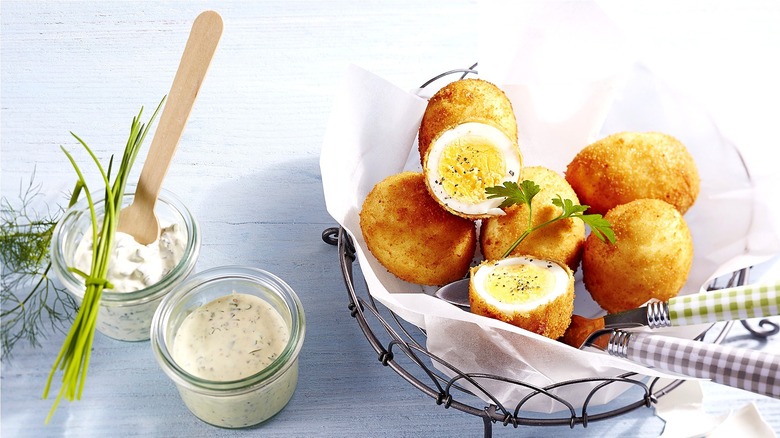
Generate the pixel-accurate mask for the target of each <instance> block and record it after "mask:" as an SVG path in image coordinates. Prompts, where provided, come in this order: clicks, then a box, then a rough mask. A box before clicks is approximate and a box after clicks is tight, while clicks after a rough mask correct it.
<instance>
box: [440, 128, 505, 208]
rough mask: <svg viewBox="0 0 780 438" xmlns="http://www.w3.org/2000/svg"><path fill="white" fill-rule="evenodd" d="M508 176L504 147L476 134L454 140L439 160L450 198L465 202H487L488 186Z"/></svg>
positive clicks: (442, 177) (441, 179)
mask: <svg viewBox="0 0 780 438" xmlns="http://www.w3.org/2000/svg"><path fill="white" fill-rule="evenodd" d="M505 175H506V162H505V161H504V156H503V154H502V153H501V150H500V149H499V148H497V147H496V146H495V145H494V144H493V143H491V142H489V141H487V140H486V139H484V138H482V137H479V136H475V135H470V136H463V137H460V138H458V139H457V140H455V141H453V142H451V143H450V144H448V145H447V146H445V147H444V149H443V150H442V154H441V158H440V159H439V176H440V180H439V182H440V183H441V186H442V188H443V189H444V191H445V193H446V194H447V195H448V196H449V197H451V198H454V199H456V200H458V201H460V202H463V203H470V204H475V203H478V202H482V201H484V200H485V199H487V197H486V195H485V188H487V187H493V186H497V185H500V184H501V183H502V181H503V180H504V177H505Z"/></svg>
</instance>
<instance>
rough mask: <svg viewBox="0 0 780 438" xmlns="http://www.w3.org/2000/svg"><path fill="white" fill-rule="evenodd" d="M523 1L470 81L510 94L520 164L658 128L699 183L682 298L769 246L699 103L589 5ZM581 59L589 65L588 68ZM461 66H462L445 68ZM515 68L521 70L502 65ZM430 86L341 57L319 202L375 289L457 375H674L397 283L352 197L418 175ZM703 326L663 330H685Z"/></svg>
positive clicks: (755, 186)
mask: <svg viewBox="0 0 780 438" xmlns="http://www.w3.org/2000/svg"><path fill="white" fill-rule="evenodd" d="M520 3H522V4H526V5H531V6H527V8H526V10H524V11H522V14H521V15H518V16H521V17H525V18H524V19H522V20H519V21H518V22H517V25H516V26H514V27H513V28H512V34H507V33H506V29H503V28H501V26H493V27H492V28H494V29H503V30H502V31H501V32H503V34H502V35H500V36H495V35H494V36H493V38H494V39H493V41H494V42H495V41H504V42H507V44H494V45H493V46H491V47H492V49H491V50H485V51H484V57H483V58H482V59H484V64H485V66H484V68H485V72H484V73H483V72H482V59H481V60H480V62H481V67H480V76H481V77H483V78H485V79H488V80H491V81H493V82H495V83H496V84H497V85H499V86H500V87H502V88H504V89H505V90H507V94H508V95H509V96H510V98H511V99H512V101H513V106H514V108H515V112H516V116H517V118H518V125H519V130H520V131H521V132H522V134H521V136H520V137H521V138H520V140H521V150H522V151H523V153H524V159H525V164H526V165H544V166H547V167H550V168H552V169H554V170H556V171H559V172H561V173H562V172H563V171H564V170H565V166H566V164H567V163H568V162H569V161H570V160H571V159H572V158H573V157H574V155H575V154H576V152H577V151H579V150H580V149H581V148H582V147H584V146H586V145H587V144H588V143H590V142H591V141H593V140H595V139H597V138H600V137H603V136H606V135H608V134H611V133H614V132H618V131H623V130H632V131H650V130H653V131H661V132H666V133H669V134H671V135H674V136H676V137H677V138H679V139H680V140H681V141H682V142H683V143H685V144H686V145H687V146H688V148H689V150H690V151H691V153H692V154H693V156H694V159H695V160H696V162H697V166H698V168H699V172H700V175H701V178H702V187H701V193H700V195H699V198H698V199H697V201H696V204H695V205H694V207H693V208H691V210H689V212H688V213H687V214H686V220H687V221H688V224H689V227H690V228H691V231H692V234H693V239H694V262H693V269H692V271H691V274H690V276H689V279H688V282H687V284H686V285H685V287H684V289H683V291H682V293H683V294H687V293H694V292H697V291H699V290H700V288H702V287H703V286H704V285H706V284H707V283H708V282H709V280H710V279H711V278H714V277H716V276H719V275H721V274H723V273H726V272H731V271H734V270H736V269H739V268H742V267H745V266H749V265H751V264H752V263H755V262H757V261H759V260H763V259H765V258H768V257H770V256H772V255H775V254H777V253H778V252H780V244H778V241H780V239H778V236H780V230H778V225H777V224H778V221H777V220H775V219H773V218H770V217H767V216H766V215H767V210H768V209H767V208H766V205H765V204H764V202H763V201H762V197H761V196H762V190H767V189H766V188H763V189H762V187H761V186H760V183H759V181H757V179H756V178H755V177H754V176H752V175H751V174H750V169H748V168H747V167H746V164H745V163H744V161H743V159H742V157H741V153H740V149H739V147H738V145H734V144H732V143H731V142H730V141H729V140H728V139H727V138H725V137H724V136H723V135H722V133H721V132H720V131H719V129H718V126H717V125H716V124H715V123H714V122H713V120H712V119H711V118H710V117H709V116H708V114H707V113H706V111H704V110H703V109H702V108H700V107H698V106H697V104H695V103H694V102H692V101H691V100H690V99H688V98H687V97H686V96H685V95H684V94H682V93H679V92H677V91H674V90H672V89H670V88H669V87H668V86H666V85H665V84H664V83H663V82H662V81H660V80H659V79H658V78H657V77H656V76H655V75H654V74H653V73H652V72H651V71H650V70H648V69H647V68H646V67H645V66H644V65H643V64H642V63H641V60H637V59H634V58H633V57H629V56H625V57H621V56H617V54H619V53H623V52H622V51H623V50H624V48H623V47H621V46H620V44H619V43H615V41H618V42H619V41H622V40H621V39H620V38H619V31H618V30H617V29H616V28H615V27H614V26H611V25H610V22H609V19H608V18H607V16H606V15H604V14H602V13H601V11H600V9H599V8H597V7H595V6H594V4H592V3H591V2H566V3H564V5H565V7H557V8H556V7H547V6H541V5H542V3H527V2H520ZM543 3H545V4H546V3H547V2H543ZM559 6H560V4H559ZM487 11H488V12H489V13H493V12H496V11H493V12H490V11H491V10H490V9H488V10H487ZM499 15H500V14H499ZM487 34H489V32H488V33H487ZM488 36H489V35H488ZM515 42H524V44H514V43H515ZM567 57H576V60H574V61H573V60H571V59H568V58H567ZM561 59H565V60H566V61H565V63H573V64H572V65H574V64H578V65H579V64H580V63H581V64H582V65H580V67H581V68H578V69H574V68H565V69H564V71H560V69H562V68H564V67H567V65H564V64H561V62H562V61H560V60H561ZM589 59H590V60H593V61H594V65H596V67H595V68H592V69H589V68H587V65H588V63H587V60H589ZM575 61H576V62H575ZM467 63H468V62H467ZM458 67H464V66H453V68H458ZM568 67H571V65H569V66H568ZM517 71H521V74H513V72H517ZM425 79H427V78H421V81H423V80H425ZM455 79H457V77H452V78H449V79H448V80H455ZM441 85H443V83H440V84H433V85H431V87H430V88H428V89H426V90H423V92H422V93H421V92H420V90H412V91H407V90H408V88H402V87H398V86H395V85H393V84H390V83H388V82H387V81H385V80H384V79H382V78H380V77H378V76H376V75H374V74H372V73H370V72H368V71H365V70H363V69H361V68H359V67H357V66H350V67H349V68H348V70H347V72H346V73H345V75H344V79H343V83H342V88H341V90H340V91H339V93H338V98H337V100H336V102H335V104H334V107H333V110H332V113H331V118H330V121H329V124H328V128H327V131H326V134H325V139H324V143H323V148H322V153H321V161H320V165H321V171H322V180H323V189H324V194H325V200H326V204H327V208H328V212H329V213H330V214H331V215H332V216H333V218H334V219H335V220H336V221H337V222H338V223H339V224H340V225H341V226H342V227H344V228H345V229H346V230H347V232H348V233H349V235H350V236H351V237H352V239H353V241H354V243H355V246H356V252H357V259H358V261H359V263H360V266H361V269H362V272H363V274H364V277H365V279H366V283H367V285H368V288H369V291H370V293H371V294H372V296H373V297H374V298H375V299H377V300H378V301H380V302H381V303H382V304H384V305H385V306H387V307H388V308H389V309H391V310H392V311H394V312H395V313H397V314H398V315H399V316H400V317H402V318H403V319H405V320H407V321H409V322H411V323H413V324H415V325H417V326H419V327H421V328H424V329H425V330H426V331H427V346H426V347H427V348H428V350H429V351H430V352H431V353H433V354H435V355H437V356H439V357H440V358H442V359H443V360H445V361H447V362H449V363H450V364H452V365H454V366H455V367H456V368H457V369H459V370H460V371H462V372H466V373H487V374H495V375H500V376H504V377H507V378H511V379H515V380H518V381H522V382H526V383H529V384H532V385H537V386H546V385H550V384H554V383H556V382H561V381H568V380H572V379H579V378H590V377H614V376H617V375H619V374H622V373H624V372H627V371H631V372H638V373H640V374H644V375H648V376H663V377H673V376H669V375H668V374H666V373H663V372H660V371H658V370H653V369H648V368H645V367H643V366H640V365H637V364H633V363H631V362H628V361H625V360H622V359H617V358H614V357H610V356H607V355H605V354H602V353H600V352H591V351H581V350H576V349H574V348H571V347H569V346H566V345H563V344H560V343H558V342H556V341H554V340H550V339H547V338H544V337H541V336H538V335H535V334H533V333H529V332H526V331H524V330H521V329H519V328H516V327H514V326H511V325H509V324H506V323H503V322H500V321H497V320H493V319H489V318H484V317H480V316H476V315H472V314H470V313H468V312H464V311H462V310H460V309H458V308H457V307H455V306H452V305H450V304H447V303H445V302H443V301H440V300H438V299H436V298H434V297H432V296H430V293H431V290H429V289H426V288H423V287H421V286H419V285H415V284H410V283H407V282H404V281H401V280H399V279H398V278H396V277H395V276H393V275H392V274H390V273H389V272H387V270H386V269H385V268H384V267H382V266H381V265H380V264H379V263H378V261H377V260H376V259H375V258H374V257H373V256H372V255H371V253H370V252H369V251H368V250H367V247H366V245H365V241H364V239H363V236H362V233H361V231H360V227H359V216H358V215H359V211H360V208H361V205H362V202H363V200H364V199H365V196H366V195H367V194H368V192H369V191H370V190H371V188H372V187H373V186H374V185H375V184H376V183H377V182H379V181H381V180H382V179H384V178H385V177H386V176H388V175H391V174H394V173H398V172H400V171H402V170H419V159H418V158H417V148H416V147H417V145H416V138H415V136H416V133H417V130H418V129H419V124H420V120H421V117H422V113H423V111H424V109H425V105H426V101H425V99H424V98H423V97H420V96H425V95H430V94H432V92H434V91H435V89H436V87H440V86H441ZM399 238H403V236H399ZM576 294H577V298H576V301H575V313H577V314H580V315H583V316H587V317H593V316H596V315H599V314H602V311H601V310H600V309H599V308H598V306H597V305H595V303H594V302H593V301H592V300H591V299H590V297H589V295H588V293H587V291H585V289H584V287H582V284H581V282H579V281H578V284H577V288H576ZM704 328H705V327H688V328H685V329H674V330H669V329H667V330H666V332H667V333H668V334H670V335H674V336H680V337H688V338H690V337H693V336H695V335H696V334H698V333H700V332H701V331H702V330H703V329H704ZM434 365H435V364H434ZM442 371H443V372H445V373H448V374H452V373H451V372H450V371H449V370H447V369H444V370H442ZM481 383H483V384H484V387H485V389H486V390H487V391H489V392H490V393H492V395H494V396H496V397H497V398H498V400H499V401H500V402H502V403H506V404H508V405H509V406H513V405H514V404H515V403H517V402H518V401H519V400H520V399H521V398H522V396H524V395H525V394H526V393H527V390H526V389H524V388H523V387H522V386H518V385H512V384H504V383H501V382H495V381H486V382H481ZM466 386H467V387H470V386H469V385H466ZM471 389H473V390H474V392H475V393H476V394H477V395H480V396H483V398H485V397H484V395H482V394H481V393H480V391H479V390H478V389H476V388H473V387H471ZM625 389H626V387H625V386H623V387H621V386H620V385H609V386H607V387H606V388H604V389H603V390H600V391H598V392H597V393H596V397H595V398H594V399H593V400H592V401H591V403H592V404H600V403H606V402H608V401H610V400H612V399H613V398H614V397H615V396H617V395H618V394H619V393H620V392H622V391H623V390H625ZM589 391H590V390H589V388H587V387H586V386H585V385H571V386H566V387H563V388H561V389H559V390H558V392H557V393H558V395H560V396H562V397H563V398H565V399H567V400H583V399H584V397H585V395H587V393H588V392H589ZM523 408H524V409H528V410H533V411H538V412H554V411H557V410H560V409H561V408H562V405H560V404H558V403H557V402H555V401H553V400H552V399H550V398H548V397H534V398H532V399H531V400H530V401H529V402H528V403H526V404H524V405H523Z"/></svg>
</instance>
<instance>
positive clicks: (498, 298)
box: [469, 256, 574, 339]
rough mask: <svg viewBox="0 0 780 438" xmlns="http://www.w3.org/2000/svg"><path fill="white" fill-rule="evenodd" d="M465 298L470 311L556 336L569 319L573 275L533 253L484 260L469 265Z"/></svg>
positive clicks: (561, 331)
mask: <svg viewBox="0 0 780 438" xmlns="http://www.w3.org/2000/svg"><path fill="white" fill-rule="evenodd" d="M469 302H470V303H471V313H474V314H477V315H482V316H486V317H489V318H495V319H498V320H501V321H504V322H507V323H509V324H512V325H515V326H518V327H520V328H523V329H525V330H528V331H531V332H534V333H537V334H540V335H542V336H546V337H548V338H551V339H557V338H559V337H561V336H563V334H564V332H565V331H566V328H567V327H568V326H569V324H570V323H571V315H572V312H573V311H574V275H573V274H572V271H571V269H569V267H568V266H566V265H564V264H559V263H556V262H553V261H549V260H543V259H539V258H535V257H526V256H519V257H510V258H506V259H502V260H499V261H485V262H483V263H481V264H480V265H478V266H475V267H473V268H471V281H470V283H469Z"/></svg>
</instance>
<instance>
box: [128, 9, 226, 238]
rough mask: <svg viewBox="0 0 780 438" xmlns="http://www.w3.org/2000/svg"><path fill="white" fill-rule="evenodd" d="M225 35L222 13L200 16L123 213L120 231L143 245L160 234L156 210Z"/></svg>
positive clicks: (207, 12)
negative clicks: (201, 90) (199, 94)
mask: <svg viewBox="0 0 780 438" xmlns="http://www.w3.org/2000/svg"><path fill="white" fill-rule="evenodd" d="M221 36H222V18H221V17H220V16H219V14H217V13H216V12H214V11H205V12H203V13H201V14H200V15H198V17H197V18H196V19H195V22H194V23H193V25H192V30H191V31H190V36H189V38H188V39H187V45H186V46H185V47H184V54H182V57H181V61H180V63H179V69H178V70H177V71H176V76H175V77H174V78H173V85H171V91H170V93H168V102H167V103H166V104H165V108H164V109H163V112H162V115H161V116H160V123H159V124H158V126H157V130H156V131H155V133H154V139H153V140H152V145H151V146H150V148H149V153H148V155H147V157H146V162H145V163H144V167H143V169H141V176H140V178H139V180H138V186H137V187H136V190H135V197H134V198H133V202H132V203H131V204H130V205H128V206H127V207H125V208H124V209H122V211H121V212H120V213H119V224H118V226H117V231H121V232H123V233H127V234H130V235H131V236H133V237H134V238H135V240H136V241H137V242H138V243H140V244H144V245H147V244H149V243H152V242H154V241H156V240H157V239H158V238H159V237H160V224H159V222H158V220H157V216H156V215H155V213H154V206H155V204H156V203H157V196H158V195H159V194H160V187H161V186H162V181H163V178H164V177H165V174H166V172H167V171H168V166H169V164H170V163H171V159H172V158H173V154H174V152H176V147H177V146H178V145H179V139H180V138H181V135H182V133H183V132H184V126H185V125H186V124H187V119H188V118H189V116H190V111H191V110H192V106H193V105H194V103H195V98H196V97H197V96H198V91H200V85H201V84H202V83H203V78H204V77H205V76H206V71H207V70H208V68H209V64H211V58H212V57H213V56H214V52H215V51H216V49H217V43H218V42H219V39H220V37H221Z"/></svg>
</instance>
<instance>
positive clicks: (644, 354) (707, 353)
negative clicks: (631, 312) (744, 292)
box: [607, 330, 780, 398]
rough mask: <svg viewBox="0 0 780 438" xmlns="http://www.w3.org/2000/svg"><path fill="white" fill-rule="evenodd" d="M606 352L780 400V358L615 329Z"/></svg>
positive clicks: (722, 346) (747, 350) (762, 353)
mask: <svg viewBox="0 0 780 438" xmlns="http://www.w3.org/2000/svg"><path fill="white" fill-rule="evenodd" d="M607 351H608V352H609V354H611V355H613V356H619V357H624V358H626V359H629V360H631V361H633V362H636V363H640V364H643V365H646V366H649V367H654V368H660V369H663V370H666V371H670V372H673V373H677V374H680V375H684V376H689V377H697V378H703V379H710V380H712V381H714V382H717V383H721V384H723V385H727V386H732V387H734V388H740V389H744V390H746V391H751V392H754V393H757V394H763V395H766V396H769V397H773V398H780V355H775V354H771V353H767V352H764V351H755V350H749V349H745V348H736V347H728V346H724V345H718V344H709V343H704V342H700V341H693V340H689V339H678V338H672V337H668V336H661V335H656V334H646V333H632V332H625V331H622V330H614V331H613V332H612V335H611V336H610V339H609V344H608V346H607Z"/></svg>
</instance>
